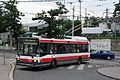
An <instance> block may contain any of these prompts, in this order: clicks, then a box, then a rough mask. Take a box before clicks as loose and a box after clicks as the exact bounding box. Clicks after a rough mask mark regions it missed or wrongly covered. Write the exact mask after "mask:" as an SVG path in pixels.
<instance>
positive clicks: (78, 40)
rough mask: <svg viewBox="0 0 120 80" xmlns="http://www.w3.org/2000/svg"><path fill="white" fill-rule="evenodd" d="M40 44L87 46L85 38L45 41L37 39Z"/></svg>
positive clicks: (44, 39)
mask: <svg viewBox="0 0 120 80" xmlns="http://www.w3.org/2000/svg"><path fill="white" fill-rule="evenodd" d="M39 42H41V43H48V42H49V43H69V44H70V43H71V44H88V43H89V41H88V39H87V38H86V37H81V38H74V39H46V38H39Z"/></svg>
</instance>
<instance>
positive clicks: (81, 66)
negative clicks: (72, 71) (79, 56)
mask: <svg viewBox="0 0 120 80" xmlns="http://www.w3.org/2000/svg"><path fill="white" fill-rule="evenodd" d="M84 66H85V65H84V64H81V65H79V67H78V68H77V70H83V68H84Z"/></svg>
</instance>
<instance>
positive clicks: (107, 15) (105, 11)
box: [105, 8, 109, 19]
mask: <svg viewBox="0 0 120 80" xmlns="http://www.w3.org/2000/svg"><path fill="white" fill-rule="evenodd" d="M108 10H109V9H108V8H106V11H105V12H106V19H108Z"/></svg>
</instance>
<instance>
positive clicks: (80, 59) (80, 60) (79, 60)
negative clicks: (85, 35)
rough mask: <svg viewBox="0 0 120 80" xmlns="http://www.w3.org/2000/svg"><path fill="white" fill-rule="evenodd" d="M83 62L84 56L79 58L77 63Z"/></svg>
mask: <svg viewBox="0 0 120 80" xmlns="http://www.w3.org/2000/svg"><path fill="white" fill-rule="evenodd" d="M81 63H82V58H81V57H80V58H78V60H77V64H78V65H79V64H81Z"/></svg>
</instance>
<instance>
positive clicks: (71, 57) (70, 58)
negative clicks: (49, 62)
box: [56, 56, 79, 61]
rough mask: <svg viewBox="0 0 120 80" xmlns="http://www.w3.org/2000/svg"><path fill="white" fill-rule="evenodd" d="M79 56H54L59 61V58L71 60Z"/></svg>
mask: <svg viewBox="0 0 120 80" xmlns="http://www.w3.org/2000/svg"><path fill="white" fill-rule="evenodd" d="M77 58H79V56H67V57H58V58H56V60H57V61H61V60H72V59H77Z"/></svg>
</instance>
